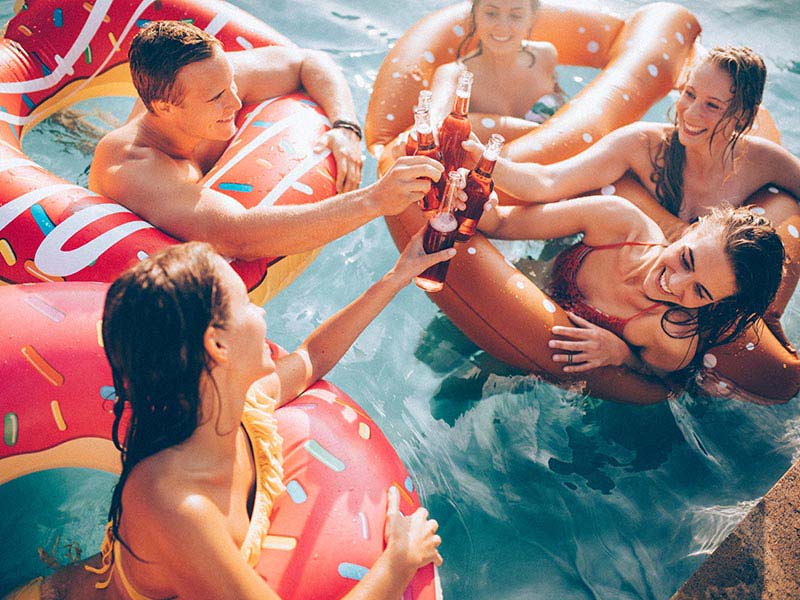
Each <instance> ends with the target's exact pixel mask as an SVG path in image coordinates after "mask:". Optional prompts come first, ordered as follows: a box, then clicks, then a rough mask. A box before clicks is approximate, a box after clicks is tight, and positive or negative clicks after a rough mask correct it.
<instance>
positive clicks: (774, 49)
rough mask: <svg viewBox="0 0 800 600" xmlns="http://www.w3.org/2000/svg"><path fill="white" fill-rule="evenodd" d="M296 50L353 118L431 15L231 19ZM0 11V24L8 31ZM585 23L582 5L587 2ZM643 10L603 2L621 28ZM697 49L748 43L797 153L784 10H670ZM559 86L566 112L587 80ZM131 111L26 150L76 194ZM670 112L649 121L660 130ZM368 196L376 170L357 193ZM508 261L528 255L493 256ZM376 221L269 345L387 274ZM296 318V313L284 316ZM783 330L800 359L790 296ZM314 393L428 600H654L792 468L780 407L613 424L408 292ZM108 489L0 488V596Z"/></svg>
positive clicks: (42, 482)
mask: <svg viewBox="0 0 800 600" xmlns="http://www.w3.org/2000/svg"><path fill="white" fill-rule="evenodd" d="M234 3H235V4H238V5H240V6H241V7H242V8H244V9H245V10H248V11H250V12H252V13H253V14H255V15H257V16H259V17H261V18H262V19H263V20H264V21H266V22H268V23H270V24H271V25H273V26H274V27H275V28H276V29H278V30H279V31H281V32H283V33H284V34H286V35H287V36H288V37H290V38H291V39H292V40H294V41H295V42H296V43H298V44H299V45H301V46H307V47H313V48H319V49H323V50H326V51H328V52H330V53H331V54H332V55H333V57H334V58H335V59H336V61H337V62H338V63H339V64H340V65H341V67H342V68H343V69H344V71H345V74H346V76H347V79H348V82H349V83H350V85H351V88H352V89H353V93H354V96H355V100H356V105H357V108H358V110H359V113H360V115H362V118H363V115H364V113H365V112H366V107H367V102H368V99H369V93H370V86H371V84H372V81H373V79H374V77H375V75H376V73H377V70H378V68H379V65H380V63H381V60H382V59H383V57H384V56H385V54H386V52H387V50H388V49H389V47H390V46H391V44H392V43H394V41H396V40H397V38H398V37H399V36H400V35H402V33H403V32H404V31H405V30H406V29H407V28H408V27H410V26H411V25H412V24H413V22H415V21H416V20H417V19H418V18H419V16H421V15H422V14H424V13H426V12H429V11H431V10H433V9H435V8H440V7H442V6H444V5H446V4H447V3H445V2H441V1H435V0H411V1H409V2H404V3H402V4H398V3H394V2H389V1H388V0H371V1H370V2H366V1H364V0H323V1H320V0H292V1H288V0H271V2H269V3H264V2H261V1H259V0H246V1H245V0H235V1H234ZM12 4H13V3H12V1H11V0H0V18H2V20H6V19H7V18H8V17H9V16H10V15H11V12H12ZM587 4H591V5H599V4H598V3H591V2H588V3H587ZM641 4H642V2H634V1H624V0H610V1H609V2H607V3H604V6H607V7H608V8H610V9H611V10H614V11H618V12H620V13H623V14H627V13H629V12H630V11H632V10H634V9H635V8H636V7H637V6H639V5H641ZM685 4H686V5H687V6H688V8H689V9H690V10H692V11H693V12H694V13H695V14H696V15H697V16H698V18H699V20H700V22H701V24H702V25H703V27H704V35H703V43H704V44H705V45H706V46H708V47H710V46H714V45H717V44H723V43H734V44H748V45H750V46H752V47H753V48H754V49H756V50H757V51H759V52H760V53H761V54H763V55H764V56H765V58H766V61H767V65H768V68H769V71H770V73H769V78H768V85H767V90H766V95H765V104H766V106H768V107H769V109H770V110H771V112H772V113H773V115H774V117H775V118H776V121H777V123H778V126H779V127H780V129H781V131H782V134H783V137H784V144H785V145H786V146H787V147H788V149H789V150H791V151H792V152H793V153H795V154H800V119H798V116H797V110H798V109H797V107H796V104H797V103H796V99H797V97H798V96H800V62H798V58H797V57H798V56H800V41H799V40H798V38H797V36H796V35H795V32H794V30H795V26H796V25H797V16H796V3H795V2H794V0H761V1H759V2H754V1H743V0H737V1H735V2H725V3H724V6H722V7H721V6H719V3H717V2H712V1H711V0H693V1H691V2H686V3H685ZM591 75H592V73H591V72H590V71H588V70H565V71H562V73H561V80H562V84H563V85H564V86H565V87H566V88H567V90H568V91H569V92H571V93H575V91H577V90H578V89H579V88H580V86H581V85H583V84H585V82H586V81H588V80H589V78H591ZM126 102H129V101H123V100H120V101H119V102H118V103H116V102H115V103H112V104H108V103H102V104H101V105H98V104H93V105H89V106H86V107H80V108H81V111H82V112H83V113H84V114H85V115H87V116H86V118H85V121H84V125H85V128H84V130H83V132H82V133H81V136H80V139H75V138H73V137H71V136H72V134H71V133H69V132H67V131H65V129H64V127H63V125H62V124H59V123H54V122H47V123H45V124H43V125H42V126H40V127H39V128H38V129H37V130H36V131H34V132H32V133H31V134H30V135H29V136H28V137H27V138H26V150H27V151H28V152H30V153H31V154H32V155H34V156H35V158H36V159H37V160H39V161H40V162H45V161H50V162H48V163H47V166H48V167H49V168H51V169H52V170H54V171H56V172H57V173H59V174H62V175H63V176H65V177H67V178H68V179H71V180H73V181H78V182H81V183H85V180H86V179H85V173H86V169H87V166H88V162H89V160H90V148H91V145H89V150H87V149H86V148H85V147H84V146H85V144H86V142H85V140H86V138H89V139H90V138H91V137H92V136H93V135H95V133H96V130H103V128H108V127H111V126H112V125H113V123H114V120H115V119H120V118H124V115H125V111H126V110H127V107H128V106H129V104H126ZM668 106H669V101H665V102H662V103H660V104H659V105H658V106H657V107H655V108H654V109H653V110H652V111H651V112H650V113H649V115H648V118H650V119H653V120H662V119H663V118H664V115H665V112H666V109H667V107H668ZM374 179H375V161H374V159H372V158H370V159H368V161H367V164H366V167H365V183H370V182H372V181H374ZM506 249H507V251H508V252H509V253H511V254H515V255H516V256H517V257H524V256H526V255H528V254H532V253H533V254H535V253H537V252H542V251H546V250H547V248H545V247H544V246H543V245H524V244H523V245H518V244H517V245H510V246H509V247H508V248H506ZM396 257H397V251H396V249H395V247H394V245H393V243H392V241H391V239H390V237H389V235H388V233H387V230H386V227H385V225H384V223H383V222H382V221H380V220H378V221H375V222H373V223H370V224H368V225H367V226H365V227H363V228H361V229H359V230H358V231H356V232H354V233H352V234H350V235H348V236H346V237H344V238H343V239H341V240H338V241H337V242H334V243H332V244H329V245H328V246H327V247H326V248H325V250H323V252H322V253H321V255H320V256H319V258H318V259H317V260H316V262H315V263H314V264H313V265H312V266H311V267H310V268H309V269H308V270H307V271H306V272H305V273H304V274H303V275H302V276H301V277H300V278H298V279H297V281H295V282H294V283H293V284H292V285H291V286H290V287H289V288H288V289H287V290H286V291H285V292H283V293H282V294H281V295H280V296H279V297H277V298H276V299H275V300H273V301H272V302H271V303H269V304H268V305H267V312H268V314H267V324H268V334H269V336H270V337H272V338H273V339H275V340H276V341H278V342H279V343H281V344H282V345H283V346H285V347H289V348H292V347H294V346H295V345H297V344H298V343H299V342H301V341H302V339H303V338H304V337H305V336H306V335H307V334H308V333H309V332H310V331H311V330H312V329H313V328H314V327H315V326H316V325H318V324H319V323H321V322H322V321H323V320H324V319H325V318H326V317H328V316H329V315H331V314H332V313H334V312H335V311H336V310H338V309H339V308H341V307H342V306H343V305H344V304H346V303H347V302H348V301H350V300H352V299H353V298H355V297H356V296H357V295H358V294H359V293H360V292H361V291H362V290H363V288H364V286H365V282H367V281H374V280H376V279H377V278H379V277H380V276H381V275H382V274H383V273H384V272H385V271H386V270H387V269H389V268H390V267H391V265H392V264H393V263H394V261H395V259H396ZM298 298H300V299H302V302H298V301H297V299H298ZM784 326H785V328H786V330H787V331H788V333H789V335H790V336H791V337H792V338H793V339H794V340H796V341H797V340H800V316H798V302H797V297H795V299H794V300H793V301H792V303H791V304H790V306H789V308H788V310H787V313H786V315H785V316H784ZM329 379H331V380H332V381H333V382H334V383H336V384H337V385H339V386H340V387H342V388H343V389H344V390H346V391H348V393H350V394H351V395H352V396H353V397H354V398H355V399H356V400H357V401H358V402H360V403H361V404H362V405H363V406H364V408H365V409H366V410H367V411H368V412H369V413H370V415H371V416H372V417H373V418H374V419H375V420H376V421H377V422H378V423H379V424H380V425H381V427H382V428H383V430H384V432H385V433H386V435H387V436H388V437H389V439H390V440H391V441H392V442H393V444H394V445H395V447H396V448H397V450H398V452H399V454H400V456H401V457H402V458H403V459H404V461H405V463H406V465H407V466H408V468H409V470H410V471H411V472H412V475H413V476H414V478H415V479H416V481H417V484H418V487H419V489H420V491H421V494H422V497H423V498H424V503H425V504H426V505H427V506H428V508H429V509H430V511H431V513H432V515H433V516H434V517H435V518H436V519H438V520H439V522H440V523H441V529H440V532H441V535H442V539H443V543H442V554H443V556H444V558H445V563H444V567H443V568H442V570H441V576H442V583H443V586H444V591H445V596H446V597H447V598H450V599H458V600H462V599H464V600H471V599H483V598H486V599H491V600H495V599H497V598H541V599H558V600H573V599H574V600H584V599H595V598H597V599H610V600H611V599H613V600H623V599H640V598H642V599H661V598H667V597H669V596H670V595H671V594H672V593H673V592H674V591H675V590H676V589H677V588H678V587H679V586H680V585H681V583H682V582H683V581H684V580H685V579H686V578H687V577H688V576H689V575H690V574H691V573H692V572H693V571H694V570H695V569H696V568H697V566H698V565H699V564H700V563H701V562H702V560H703V559H704V558H705V556H707V554H708V553H710V552H711V551H712V550H713V549H714V548H715V547H716V546H717V545H718V544H719V543H720V541H721V540H722V539H723V537H724V535H725V534H726V533H727V532H728V531H730V529H731V528H732V527H733V526H734V525H735V524H736V523H737V522H738V520H740V519H741V518H742V516H743V515H744V514H745V513H746V511H747V510H748V508H749V507H750V506H752V505H753V504H754V503H755V502H756V501H757V499H758V498H759V497H760V496H761V495H763V494H764V493H765V492H766V491H767V490H768V489H769V487H770V486H771V485H772V484H773V483H774V482H775V481H776V480H777V479H778V477H780V475H781V474H782V473H783V472H784V471H785V470H786V469H787V468H788V467H789V466H790V464H791V463H792V462H793V460H795V459H796V458H798V457H800V409H799V408H798V403H797V400H796V399H795V400H793V401H792V402H790V403H789V404H787V405H784V406H779V407H773V408H769V407H760V406H755V405H748V404H744V403H740V402H733V401H724V400H715V399H708V398H694V397H691V396H689V395H684V396H682V397H680V398H679V399H677V400H676V401H673V402H670V403H665V404H661V405H657V406H650V407H636V406H623V405H618V404H613V403H610V402H604V401H601V400H597V399H594V398H590V397H586V396H583V395H581V394H580V393H578V392H575V391H566V390H563V389H560V388H557V387H554V386H552V385H549V384H546V383H543V382H540V381H538V380H537V379H536V378H534V377H531V376H527V375H525V374H523V373H520V372H517V371H515V370H513V369H511V368H509V367H507V366H506V365H504V364H502V363H500V362H499V361H497V360H495V359H493V358H492V357H490V356H488V355H486V354H485V353H483V352H482V351H480V350H479V348H477V347H476V346H475V345H474V344H472V343H471V342H470V341H469V340H467V339H466V338H465V337H464V336H463V335H462V334H461V333H460V332H459V331H458V330H457V329H456V328H455V327H454V326H453V325H452V324H451V323H450V322H449V320H448V319H447V318H446V317H445V316H444V315H442V314H441V313H440V312H439V311H438V309H437V308H436V307H435V305H434V304H433V303H431V302H430V301H429V300H428V298H427V297H426V296H425V295H424V294H423V293H422V292H420V291H419V290H418V289H415V288H413V287H409V288H407V289H406V290H404V291H403V292H401V294H400V295H399V296H398V298H397V299H396V300H395V301H394V302H393V303H392V304H391V305H390V306H389V307H388V308H387V309H386V310H385V311H384V312H383V314H382V315H381V316H380V317H379V318H378V319H377V320H376V321H375V322H374V323H373V324H372V325H371V326H370V327H369V328H368V329H367V330H366V331H365V332H364V334H363V335H362V336H361V337H360V338H359V340H358V341H357V342H356V344H355V345H354V346H353V348H352V349H351V350H350V351H349V352H348V353H347V354H346V355H345V357H344V359H343V360H342V361H341V363H340V364H339V365H338V366H337V367H336V369H334V370H333V372H332V373H331V374H330V376H329ZM113 482H114V478H113V477H111V476H109V475H106V474H98V473H94V472H90V471H78V470H63V471H59V472H49V473H43V474H37V475H32V476H29V477H26V478H23V479H21V480H18V481H15V482H12V483H11V484H7V485H5V486H2V487H0V514H2V515H3V518H2V522H0V539H3V540H4V543H3V544H2V545H1V546H0V593H2V592H3V591H7V590H8V589H10V588H11V587H12V586H13V585H16V584H17V583H20V582H22V581H24V580H27V579H29V578H30V577H32V576H34V575H36V574H39V573H42V574H43V573H47V572H48V567H47V566H46V565H45V563H44V562H43V561H41V560H40V558H39V557H38V555H37V548H38V547H42V548H43V549H44V550H46V551H47V552H48V553H49V554H54V555H55V558H56V559H58V560H60V561H62V562H63V561H65V560H69V558H70V557H71V556H73V557H74V556H75V555H76V552H77V550H76V548H78V547H79V548H80V549H81V550H82V553H83V556H88V555H89V554H92V553H94V552H96V551H97V548H98V547H99V542H100V539H101V537H102V526H103V523H104V521H105V511H106V507H107V505H108V498H109V495H110V490H111V486H112V485H113Z"/></svg>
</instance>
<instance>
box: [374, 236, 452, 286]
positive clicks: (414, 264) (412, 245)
mask: <svg viewBox="0 0 800 600" xmlns="http://www.w3.org/2000/svg"><path fill="white" fill-rule="evenodd" d="M425 227H427V225H425V226H424V227H423V228H422V229H420V230H419V231H418V232H417V233H415V234H414V236H413V237H412V238H411V239H410V240H408V244H406V247H405V248H404V249H403V251H402V252H401V253H400V258H398V259H397V262H396V263H395V265H394V267H393V268H392V270H391V271H389V275H390V276H393V277H397V278H398V279H399V281H401V282H402V284H403V285H406V284H407V283H409V282H410V281H411V279H412V278H413V277H416V276H417V275H419V274H420V273H422V272H423V271H424V270H425V269H427V268H428V267H432V266H433V265H435V264H436V263H439V262H442V261H443V260H450V259H451V258H453V257H454V256H455V255H456V249H455V248H448V249H447V250H440V251H439V252H434V253H433V254H426V253H425V249H424V248H423V247H422V236H423V235H424V233H425Z"/></svg>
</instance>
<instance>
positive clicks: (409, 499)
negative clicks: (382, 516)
mask: <svg viewBox="0 0 800 600" xmlns="http://www.w3.org/2000/svg"><path fill="white" fill-rule="evenodd" d="M392 485H393V486H394V487H396V488H397V490H398V491H399V492H400V495H401V496H402V497H403V498H405V499H406V501H407V502H408V503H409V504H413V503H414V499H413V498H412V497H411V496H410V495H409V493H408V492H407V491H406V488H405V487H404V486H402V485H400V484H399V483H397V482H396V481H395V482H393V483H392Z"/></svg>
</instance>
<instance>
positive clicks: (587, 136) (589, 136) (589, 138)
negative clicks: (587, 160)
mask: <svg viewBox="0 0 800 600" xmlns="http://www.w3.org/2000/svg"><path fill="white" fill-rule="evenodd" d="M581 139H582V140H583V141H584V142H586V143H587V144H591V143H592V140H593V139H594V138H593V137H592V134H591V133H588V132H584V134H583V135H582V136H581Z"/></svg>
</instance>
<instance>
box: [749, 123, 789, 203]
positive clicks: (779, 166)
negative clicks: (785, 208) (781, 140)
mask: <svg viewBox="0 0 800 600" xmlns="http://www.w3.org/2000/svg"><path fill="white" fill-rule="evenodd" d="M747 143H748V145H750V148H749V152H750V153H752V154H751V158H750V160H749V161H748V162H749V163H750V165H751V168H752V171H751V172H752V173H754V175H755V176H756V177H758V178H759V179H758V181H756V182H755V185H754V186H753V187H754V188H756V189H758V188H761V187H763V186H765V185H767V184H770V183H771V184H774V185H776V186H778V187H780V188H783V189H784V190H786V191H787V192H789V193H790V194H792V195H793V196H794V197H795V199H797V200H800V158H797V157H796V156H794V155H793V154H792V153H791V152H789V151H788V150H786V148H784V147H783V146H780V145H778V144H776V143H774V142H771V141H769V140H765V139H762V138H756V137H750V136H748V139H747ZM734 176H735V175H734Z"/></svg>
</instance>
